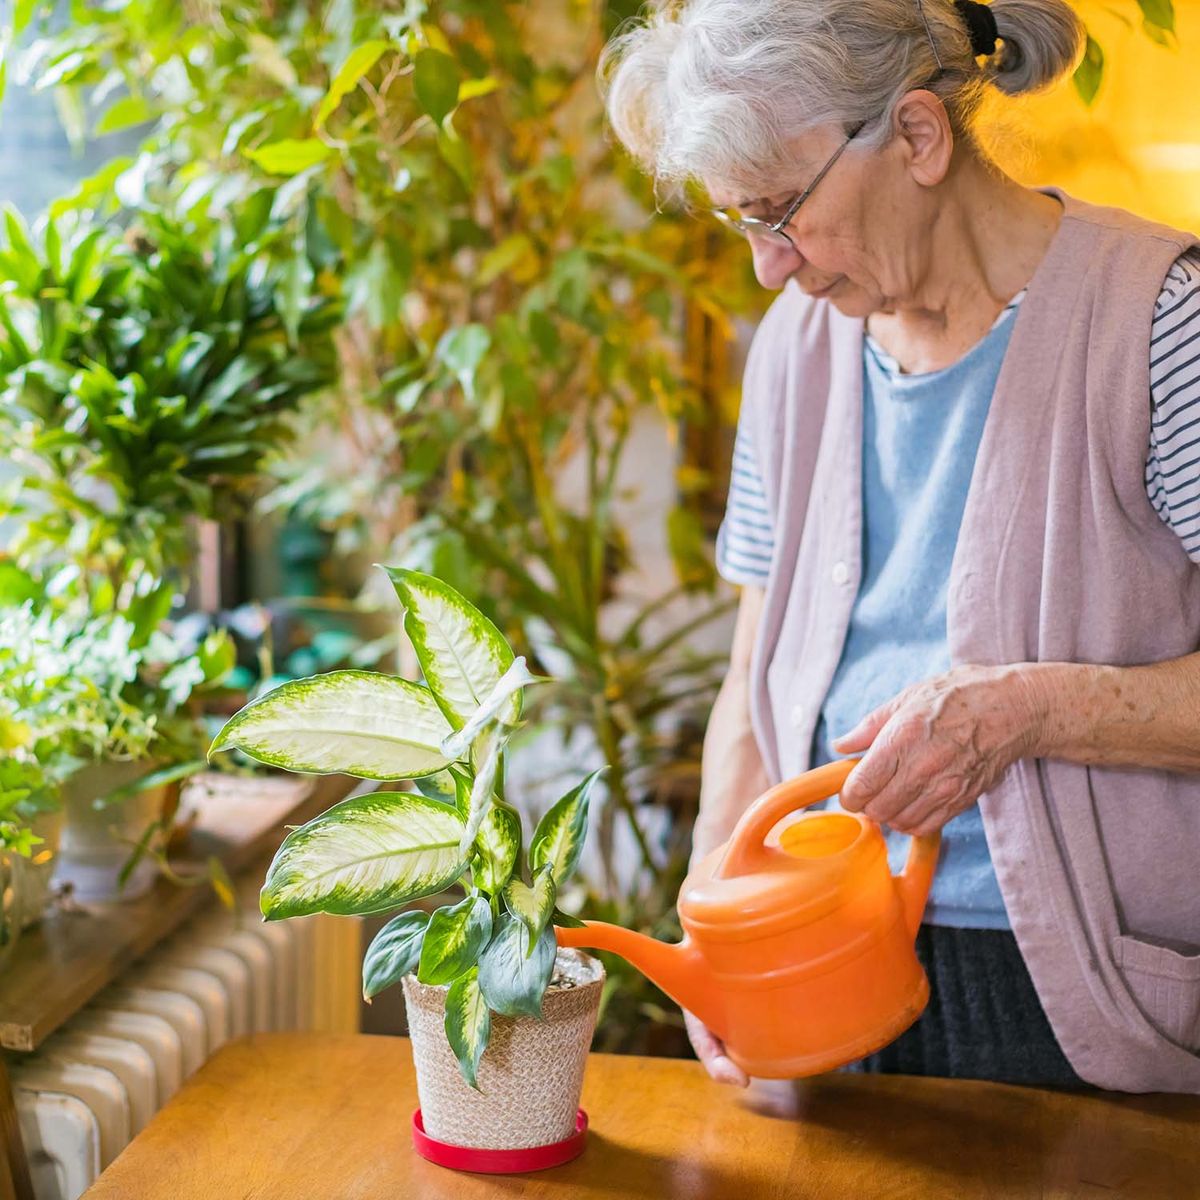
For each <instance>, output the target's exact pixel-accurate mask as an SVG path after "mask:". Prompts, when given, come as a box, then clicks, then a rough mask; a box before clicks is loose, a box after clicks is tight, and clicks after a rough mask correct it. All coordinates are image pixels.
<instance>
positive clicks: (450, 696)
mask: <svg viewBox="0 0 1200 1200" xmlns="http://www.w3.org/2000/svg"><path fill="white" fill-rule="evenodd" d="M383 570H384V571H386V572H387V576H388V578H389V579H390V580H391V581H392V586H393V587H394V588H395V589H396V595H397V596H398V597H399V599H400V603H401V604H402V605H403V606H404V632H405V633H406V634H408V638H409V640H410V641H411V642H412V645H413V649H414V650H415V651H416V655H417V662H418V663H420V666H421V672H422V674H423V675H424V676H425V682H426V683H427V684H428V685H429V688H430V690H431V691H432V692H433V694H434V697H435V698H436V700H437V702H438V704H439V705H440V706H441V709H442V711H443V712H444V713H445V714H446V717H447V719H448V720H449V722H450V724H451V725H452V726H453V727H454V728H455V729H461V728H462V726H463V725H465V724H466V723H467V721H469V720H470V718H471V716H472V715H473V714H474V712H475V710H476V709H477V708H478V707H479V706H480V705H481V704H482V703H483V702H484V701H485V700H486V699H487V698H488V697H489V696H490V695H491V694H492V691H493V689H494V688H495V687H496V684H497V683H499V682H500V679H501V678H502V677H503V675H504V673H505V672H506V671H507V670H508V668H509V667H510V666H511V665H512V662H513V652H512V648H511V647H510V646H509V644H508V642H507V641H505V639H504V635H503V634H502V633H501V632H500V630H499V629H497V628H496V626H495V625H493V624H492V622H491V621H489V620H488V619H487V617H485V616H484V615H483V613H481V612H480V611H479V609H477V608H476V607H475V606H474V605H473V604H471V603H470V601H468V600H467V599H466V598H465V597H463V596H462V595H460V594H459V593H458V592H456V591H455V590H454V588H452V587H451V586H450V585H449V584H447V583H443V582H442V581H441V580H440V579H435V578H434V577H433V576H432V575H424V574H422V573H421V572H420V571H410V570H407V569H406V568H404V567H384V568H383ZM520 715H521V694H520V691H517V692H515V693H514V694H513V695H512V696H510V697H509V699H508V701H507V704H506V705H505V706H503V707H502V709H501V711H500V712H499V714H498V718H499V720H500V721H501V723H503V724H505V725H516V723H517V721H518V719H519V718H520Z"/></svg>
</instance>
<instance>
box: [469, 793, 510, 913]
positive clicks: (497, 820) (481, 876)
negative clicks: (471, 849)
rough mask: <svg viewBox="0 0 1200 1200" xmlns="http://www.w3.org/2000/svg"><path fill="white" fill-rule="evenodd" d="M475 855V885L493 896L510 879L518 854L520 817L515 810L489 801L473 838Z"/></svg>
mask: <svg viewBox="0 0 1200 1200" xmlns="http://www.w3.org/2000/svg"><path fill="white" fill-rule="evenodd" d="M475 855H476V857H475V859H474V862H473V864H472V870H473V872H474V880H475V886H476V887H479V888H482V889H483V890H484V891H485V892H488V893H489V894H491V895H493V896H494V895H496V893H497V892H499V891H500V889H501V888H503V887H504V885H505V884H506V883H507V882H508V881H509V880H510V879H511V878H512V873H513V871H515V870H516V867H517V859H518V858H519V857H520V855H521V816H520V814H519V813H518V812H517V810H516V809H514V808H511V807H510V806H509V805H507V804H502V803H500V802H498V801H493V803H492V807H491V808H490V809H488V812H487V815H486V816H485V817H484V818H483V824H482V825H480V827H479V833H478V834H476V836H475Z"/></svg>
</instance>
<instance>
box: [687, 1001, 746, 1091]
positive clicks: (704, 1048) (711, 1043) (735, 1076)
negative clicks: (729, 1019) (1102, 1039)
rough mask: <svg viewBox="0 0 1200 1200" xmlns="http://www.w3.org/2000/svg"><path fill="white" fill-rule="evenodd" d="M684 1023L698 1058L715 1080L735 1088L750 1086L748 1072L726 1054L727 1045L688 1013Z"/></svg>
mask: <svg viewBox="0 0 1200 1200" xmlns="http://www.w3.org/2000/svg"><path fill="white" fill-rule="evenodd" d="M683 1023H684V1024H685V1025H686V1026H687V1034H688V1039H689V1040H690V1041H691V1043H692V1049H693V1050H695V1051H696V1057H697V1058H698V1059H699V1060H700V1061H701V1062H702V1063H703V1064H704V1069H705V1070H706V1071H707V1072H708V1073H709V1075H710V1076H711V1077H712V1078H713V1079H715V1080H716V1081H717V1082H718V1083H731V1084H733V1085H734V1087H746V1086H747V1084H749V1082H750V1080H749V1078H748V1076H747V1075H746V1072H745V1071H743V1070H742V1068H741V1067H739V1066H738V1065H737V1063H735V1062H734V1061H733V1059H731V1058H730V1057H729V1056H728V1055H727V1054H726V1053H725V1043H724V1042H723V1041H721V1039H720V1038H719V1037H717V1035H716V1034H715V1033H713V1031H712V1030H711V1029H709V1028H708V1026H707V1025H705V1024H703V1023H702V1022H701V1021H700V1019H699V1018H698V1017H694V1016H692V1014H691V1013H690V1012H686V1011H685V1012H684V1014H683Z"/></svg>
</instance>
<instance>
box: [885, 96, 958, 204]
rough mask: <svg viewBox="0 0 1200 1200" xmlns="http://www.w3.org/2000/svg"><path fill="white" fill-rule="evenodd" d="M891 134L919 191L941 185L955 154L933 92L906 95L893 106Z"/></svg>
mask: <svg viewBox="0 0 1200 1200" xmlns="http://www.w3.org/2000/svg"><path fill="white" fill-rule="evenodd" d="M893 130H894V133H895V135H896V138H897V139H898V141H899V143H900V149H901V151H902V153H903V154H904V157H905V159H906V162H907V166H908V169H909V171H910V173H911V174H912V177H913V179H914V181H915V182H917V183H918V184H920V185H921V186H922V187H933V186H934V185H936V184H939V183H941V182H942V180H943V179H945V177H946V173H947V172H948V171H949V170H950V159H951V156H952V155H953V153H954V131H953V130H952V129H951V128H950V119H949V117H947V116H946V110H945V108H944V107H943V106H942V102H941V101H940V100H939V99H938V98H937V97H936V96H935V95H934V94H933V93H932V92H927V91H924V90H919V91H915V92H908V93H907V94H906V95H905V96H904V98H903V99H902V100H901V101H900V103H899V104H898V105H897V106H896V111H895V114H894V116H893Z"/></svg>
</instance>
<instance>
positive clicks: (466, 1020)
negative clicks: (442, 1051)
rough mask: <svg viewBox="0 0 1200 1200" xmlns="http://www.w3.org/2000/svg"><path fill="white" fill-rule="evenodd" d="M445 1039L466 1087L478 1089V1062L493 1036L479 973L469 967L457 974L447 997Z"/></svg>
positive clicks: (490, 1014)
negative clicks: (455, 1059)
mask: <svg viewBox="0 0 1200 1200" xmlns="http://www.w3.org/2000/svg"><path fill="white" fill-rule="evenodd" d="M445 1025H446V1040H447V1041H448V1042H449V1043H450V1049H451V1050H453V1051H454V1057H455V1058H457V1059H458V1069H459V1071H461V1072H462V1077H463V1079H464V1080H466V1082H467V1084H468V1086H470V1087H473V1088H475V1089H476V1090H478V1088H479V1084H478V1083H477V1082H476V1081H477V1079H478V1077H479V1060H480V1059H481V1058H482V1057H483V1052H484V1051H485V1050H486V1049H487V1045H488V1041H489V1040H490V1038H491V1036H492V1013H491V1010H490V1009H489V1008H488V1006H487V1001H486V1000H484V998H483V992H482V990H481V989H480V987H479V972H478V971H477V970H476V969H475V968H474V967H472V968H471V970H469V971H467V972H466V973H465V974H463V975H460V976H459V977H458V978H457V979H456V980H455V981H454V982H453V983H452V984H451V985H450V991H449V992H448V993H447V995H446V1019H445Z"/></svg>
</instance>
